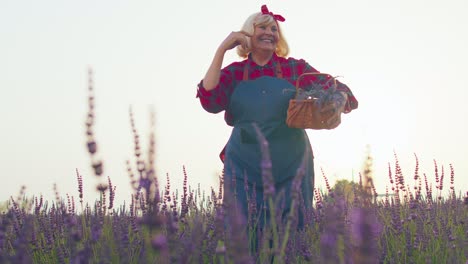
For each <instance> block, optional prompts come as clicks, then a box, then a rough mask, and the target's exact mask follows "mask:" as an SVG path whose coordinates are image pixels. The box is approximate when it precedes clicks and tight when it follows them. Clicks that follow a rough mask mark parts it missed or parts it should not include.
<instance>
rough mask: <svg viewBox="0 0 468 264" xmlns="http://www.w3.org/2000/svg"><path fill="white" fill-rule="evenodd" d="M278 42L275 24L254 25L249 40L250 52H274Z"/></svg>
mask: <svg viewBox="0 0 468 264" xmlns="http://www.w3.org/2000/svg"><path fill="white" fill-rule="evenodd" d="M278 40H279V31H278V26H277V24H276V22H273V23H269V24H259V25H255V27H254V34H253V36H252V38H251V43H252V51H269V52H275V50H276V45H277V43H278Z"/></svg>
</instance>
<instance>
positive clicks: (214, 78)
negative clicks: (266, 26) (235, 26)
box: [203, 31, 251, 91]
mask: <svg viewBox="0 0 468 264" xmlns="http://www.w3.org/2000/svg"><path fill="white" fill-rule="evenodd" d="M250 36H251V35H250V34H248V33H246V32H244V31H237V32H231V34H229V35H228V36H227V37H226V39H224V41H223V42H222V43H221V45H219V47H218V49H217V50H216V53H215V55H214V57H213V61H212V62H211V65H210V67H209V68H208V71H207V72H206V74H205V78H203V88H205V90H206V91H211V90H213V89H214V88H216V86H218V84H219V78H220V75H221V67H222V65H223V60H224V54H226V51H228V50H230V49H233V48H235V47H236V46H238V45H242V46H243V47H244V48H247V46H248V40H247V37H250Z"/></svg>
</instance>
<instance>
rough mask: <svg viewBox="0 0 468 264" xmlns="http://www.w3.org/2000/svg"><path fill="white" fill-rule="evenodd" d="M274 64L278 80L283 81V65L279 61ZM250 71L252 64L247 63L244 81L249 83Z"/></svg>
mask: <svg viewBox="0 0 468 264" xmlns="http://www.w3.org/2000/svg"><path fill="white" fill-rule="evenodd" d="M273 64H274V65H275V75H276V78H279V79H283V71H282V70H281V65H280V64H279V63H278V62H277V61H274V62H273ZM249 70H250V62H249V61H247V62H246V63H245V65H244V75H243V77H242V80H243V81H247V80H248V79H249Z"/></svg>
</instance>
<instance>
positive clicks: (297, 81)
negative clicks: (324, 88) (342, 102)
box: [296, 72, 336, 90]
mask: <svg viewBox="0 0 468 264" xmlns="http://www.w3.org/2000/svg"><path fill="white" fill-rule="evenodd" d="M306 75H326V76H330V77H331V78H333V84H334V85H335V87H336V78H335V77H333V76H331V75H330V74H328V73H322V72H306V73H303V74H301V75H299V77H298V78H297V80H296V90H297V89H298V88H299V81H300V80H301V78H302V77H303V76H306Z"/></svg>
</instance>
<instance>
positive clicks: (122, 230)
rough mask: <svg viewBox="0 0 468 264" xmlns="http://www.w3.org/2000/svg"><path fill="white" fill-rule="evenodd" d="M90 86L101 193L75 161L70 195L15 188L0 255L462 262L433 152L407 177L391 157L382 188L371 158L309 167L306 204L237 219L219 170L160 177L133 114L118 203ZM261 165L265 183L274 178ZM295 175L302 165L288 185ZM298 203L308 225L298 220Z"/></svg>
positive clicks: (461, 219) (463, 233) (90, 146)
mask: <svg viewBox="0 0 468 264" xmlns="http://www.w3.org/2000/svg"><path fill="white" fill-rule="evenodd" d="M89 93H90V94H89V107H88V111H89V112H88V114H87V120H86V146H87V150H88V152H89V154H90V160H91V166H92V168H93V171H94V174H95V175H94V176H92V177H96V178H97V179H99V181H100V183H99V184H98V185H97V186H95V188H96V189H97V190H98V191H99V192H100V199H99V200H97V201H94V202H92V203H90V202H86V201H85V199H84V198H85V197H83V193H84V190H83V188H84V186H89V184H87V182H90V181H91V179H89V178H86V177H83V175H82V174H81V173H80V172H79V171H78V170H77V172H76V183H77V188H76V193H75V195H66V197H61V196H60V194H59V193H58V192H57V195H56V196H57V197H56V198H55V200H54V201H45V200H44V199H43V197H42V196H34V195H31V194H29V195H27V194H26V189H25V188H23V189H21V191H20V193H19V194H18V195H16V196H15V197H13V196H12V197H11V199H10V200H9V201H7V202H6V204H5V206H4V208H2V212H1V215H0V263H467V259H468V192H466V190H465V192H463V193H456V191H455V184H456V183H455V181H456V176H455V170H454V168H453V166H452V165H450V166H449V167H450V170H449V173H446V172H445V171H444V169H443V168H441V167H440V166H439V165H438V164H437V162H436V161H434V171H433V172H431V173H430V175H429V174H427V175H426V174H425V173H422V172H420V170H419V166H418V158H417V156H415V159H416V167H415V170H414V173H413V174H412V175H410V176H408V175H403V172H402V170H401V168H400V166H399V162H398V158H397V157H396V156H395V160H394V162H393V164H391V165H389V170H388V175H386V176H382V175H379V176H380V177H388V186H389V187H388V189H387V192H386V194H384V195H378V194H377V193H376V190H375V188H374V184H373V172H372V158H371V157H370V156H369V157H367V164H366V166H365V169H364V170H363V171H362V172H361V173H360V177H359V182H348V181H346V180H342V181H338V182H337V183H336V184H335V185H334V186H330V185H329V184H328V180H327V176H326V173H325V172H323V171H322V173H321V174H319V173H316V174H317V175H316V177H323V178H324V180H325V182H326V183H327V184H326V189H325V190H321V189H315V197H314V207H313V208H311V209H306V208H304V207H303V202H302V201H301V196H300V195H298V194H299V193H300V192H298V191H297V192H294V193H295V194H297V195H295V196H294V195H293V205H292V207H291V208H292V210H291V211H290V212H289V215H288V216H287V217H286V218H282V217H281V216H279V215H278V216H277V217H272V218H271V221H269V222H268V223H264V224H265V228H259V223H260V221H263V220H262V219H258V218H257V217H256V216H257V215H258V212H260V211H261V210H265V209H264V208H256V206H255V203H251V204H249V217H248V218H247V219H243V218H242V217H240V214H238V213H237V205H236V204H235V203H234V202H233V201H234V200H235V199H233V196H234V195H236V194H235V193H229V192H227V193H226V192H224V190H223V188H222V186H223V184H228V183H226V182H223V178H222V176H220V186H221V187H220V188H219V189H217V190H214V189H212V191H211V193H204V192H203V191H201V190H200V188H199V187H197V188H193V187H192V186H188V184H187V178H188V177H189V173H187V172H186V171H185V168H184V175H185V180H184V183H183V189H182V190H173V189H171V182H170V179H169V177H166V178H165V179H164V178H163V179H161V177H160V176H159V175H156V174H155V168H154V159H155V157H154V153H155V144H154V142H155V141H154V137H155V133H154V131H151V133H150V140H149V142H150V144H149V146H148V152H147V153H146V155H144V154H143V153H142V147H141V146H140V137H139V134H138V131H136V129H135V124H134V119H133V114H132V112H131V111H130V121H131V122H130V123H131V127H132V130H133V134H134V145H135V152H134V161H128V162H127V168H128V175H129V182H130V184H131V185H132V187H133V190H134V192H133V194H132V195H131V196H130V197H129V198H128V204H126V205H119V206H117V207H116V206H114V198H115V192H116V187H115V186H114V185H113V184H112V181H111V178H110V177H107V178H105V177H104V176H103V171H104V161H103V160H100V159H99V158H97V157H98V155H96V154H97V153H98V147H97V146H98V144H97V140H96V138H95V136H94V133H93V125H94V115H95V113H94V96H93V85H92V79H91V78H90V83H89ZM259 137H260V139H261V135H259ZM263 142H264V143H266V142H265V141H263ZM266 158H267V155H265V159H266ZM265 164H267V165H265V166H264V167H263V169H264V173H263V174H264V177H265V178H264V182H270V181H271V179H269V177H271V173H269V170H270V169H271V168H270V167H268V164H269V162H265ZM158 176H159V178H160V179H159V180H158ZM302 176H303V175H301V170H299V171H298V175H297V176H296V179H295V181H294V183H293V188H299V186H298V183H299V182H300V177H302ZM429 177H433V178H431V179H435V182H436V186H435V189H433V188H432V185H430V184H428V180H429V179H428V178H429ZM161 182H165V184H164V185H161V184H160V183H161ZM90 188H93V187H90ZM227 190H229V188H227ZM278 196H279V194H278V193H273V194H271V195H268V196H266V198H265V200H266V201H265V202H266V203H268V204H269V205H273V206H269V209H268V210H271V211H270V213H271V215H275V216H276V215H277V214H279V213H278V212H280V211H281V210H280V209H281V206H282V205H281V204H279V203H278V201H277V197H278ZM252 200H255V199H254V198H252ZM298 212H302V214H303V215H304V220H305V225H304V227H303V228H297V225H298Z"/></svg>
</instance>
